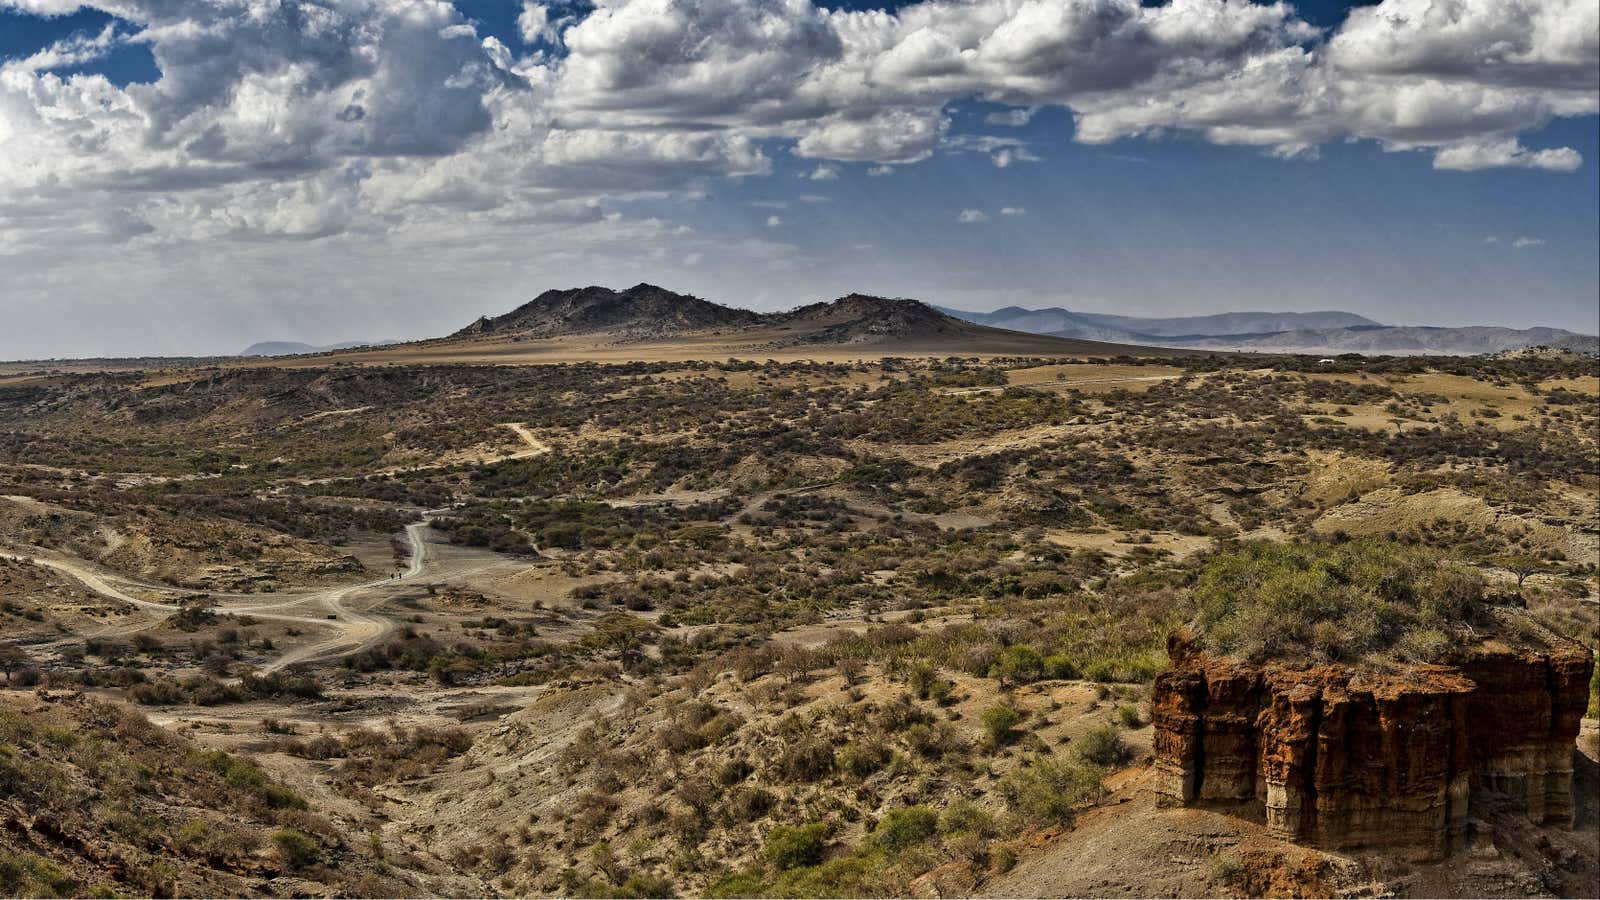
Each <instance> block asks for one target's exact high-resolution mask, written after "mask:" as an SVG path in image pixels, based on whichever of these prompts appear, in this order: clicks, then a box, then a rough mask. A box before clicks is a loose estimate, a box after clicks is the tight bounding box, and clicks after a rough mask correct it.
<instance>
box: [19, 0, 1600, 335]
mask: <svg viewBox="0 0 1600 900" xmlns="http://www.w3.org/2000/svg"><path fill="white" fill-rule="evenodd" d="M1597 164H1600V4H1597V3H1595V2H1594V0H1382V2H1379V3H1365V4H1356V5H1350V4H1342V3H1336V2H1329V0H1317V2H1314V3H1305V4H1301V5H1288V4H1281V3H1280V4H1264V3H1250V2H1244V0H1170V2H1165V3H1153V2H1146V3H1143V4H1141V3H1140V2H1139V0H924V2H919V3H897V4H891V5H888V6H883V5H879V4H873V3H870V2H863V0H851V2H847V3H832V4H816V3H813V2H812V0H602V2H589V0H579V2H550V3H543V2H534V0H457V2H453V3H452V2H446V0H88V2H81V0H0V358H9V359H19V358H22V359H40V358H54V357H67V356H99V355H107V356H111V355H114V356H123V355H191V354H212V353H230V352H236V351H238V350H239V349H241V348H243V347H244V346H245V345H247V344H249V343H253V342H255V341H261V340H298V341H306V342H308V343H313V344H321V343H333V342H337V341H345V340H379V339H411V338H420V337H429V336H436V335H439V334H442V333H446V332H449V331H453V330H455V329H457V328H460V327H461V326H463V325H465V324H467V323H469V322H471V321H472V320H474V319H475V318H477V317H478V316H480V315H484V314H496V313H499V312H504V311H506V310H508V309H510V308H512V307H514V306H516V305H517V304H519V303H521V302H524V301H526V300H528V299H530V298H531V297H533V296H535V295H536V294H538V293H539V292H541V291H543V290H545V289H547V288H551V287H572V286H577V285H586V284H603V285H609V286H612V287H617V288H622V287H626V286H628V285H631V284H635V283H638V282H641V281H648V282H651V283H654V284H659V285H662V286H664V287H668V288H671V289H673V290H678V291H683V292H686V293H693V294H696V295H698V296H702V297H706V298H708V299H711V300H716V301H718V302H722V303H727V304H730V305H736V306H745V307H750V308H754V309H762V310H773V309H782V308H788V307H791V306H795V305H798V304H801V303H806V302H812V301H815V300H821V299H831V298H833V297H837V296H840V295H843V294H845V293H849V292H851V291H860V292H866V293H875V294H882V295H887V296H909V297H916V298H918V299H921V300H924V301H927V302H931V303H936V304H940V305H944V306H952V307H958V308H966V309H972V310H988V309H995V308H998V307H1001V306H1011V305H1020V306H1027V307H1045V306H1064V307H1067V308H1070V309H1076V310H1084V311H1093V312H1114V313H1121V314H1132V315H1161V316H1171V315H1191V314H1193V315H1200V314H1208V313H1214V312H1220V311H1227V310H1273V311H1278V310H1315V309H1343V310H1348V311H1351V312H1356V313H1360V314H1363V315H1366V316H1369V317H1371V318H1374V319H1377V320H1379V321H1382V322H1388V323H1394V324H1436V325H1464V324H1493V325H1507V326H1514V327H1530V326H1535V325H1549V326H1556V327H1563V328H1568V329H1572V330H1576V331H1582V332H1586V333H1595V332H1597V331H1600V165H1597Z"/></svg>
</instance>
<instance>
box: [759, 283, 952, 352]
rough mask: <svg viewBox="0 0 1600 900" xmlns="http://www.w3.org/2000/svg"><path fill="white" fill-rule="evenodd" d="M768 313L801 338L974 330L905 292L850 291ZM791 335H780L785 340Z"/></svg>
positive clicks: (845, 339) (838, 339) (916, 336)
mask: <svg viewBox="0 0 1600 900" xmlns="http://www.w3.org/2000/svg"><path fill="white" fill-rule="evenodd" d="M768 319H769V320H770V321H772V322H774V323H775V324H777V325H778V326H779V327H780V328H782V329H784V330H793V331H795V332H796V333H797V336H796V337H795V338H794V339H793V342H796V343H808V344H863V343H874V342H877V341H882V340H893V339H911V340H925V339H930V338H948V337H960V336H962V335H964V334H967V333H969V332H972V331H975V330H976V329H973V328H972V326H971V325H970V324H968V323H966V322H962V321H960V320H958V319H954V318H951V317H950V316H947V315H945V314H944V313H941V312H939V311H938V310H936V309H934V308H933V307H931V306H928V305H927V304H925V303H920V302H918V301H916V300H908V299H905V298H903V297H900V298H889V297H873V296H869V295H866V294H849V295H846V296H844V297H840V298H839V299H837V300H833V301H831V302H826V303H812V304H809V305H806V306H802V307H800V308H799V309H795V310H791V311H789V312H786V313H777V314H775V315H772V316H769V317H768ZM786 340H787V339H780V341H779V343H784V342H785V341H786Z"/></svg>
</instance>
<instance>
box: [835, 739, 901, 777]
mask: <svg viewBox="0 0 1600 900" xmlns="http://www.w3.org/2000/svg"><path fill="white" fill-rule="evenodd" d="M888 761H889V748H887V747H885V746H883V745H882V744H856V743H850V744H845V745H844V746H843V747H841V748H839V755H838V762H839V768H840V769H842V770H843V771H845V772H849V773H850V774H851V775H854V776H855V777H857V778H865V777H867V776H868V775H871V774H872V773H873V772H876V771H878V770H879V769H881V768H883V767H884V764H885V763H887V762H888Z"/></svg>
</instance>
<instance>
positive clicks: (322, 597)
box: [0, 422, 551, 674]
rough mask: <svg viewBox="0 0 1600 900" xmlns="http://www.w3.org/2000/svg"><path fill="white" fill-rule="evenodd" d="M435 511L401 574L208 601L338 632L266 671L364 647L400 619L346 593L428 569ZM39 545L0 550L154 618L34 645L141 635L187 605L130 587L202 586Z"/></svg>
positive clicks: (532, 447) (411, 533)
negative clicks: (140, 575) (144, 576)
mask: <svg viewBox="0 0 1600 900" xmlns="http://www.w3.org/2000/svg"><path fill="white" fill-rule="evenodd" d="M502 427H505V428H509V429H511V430H512V431H514V432H515V433H516V434H517V436H518V437H520V438H522V440H523V442H524V443H526V444H527V445H528V446H527V449H525V450H522V451H518V452H517V453H516V454H513V456H512V457H508V458H527V457H531V456H540V455H543V454H545V453H549V452H550V451H551V447H550V445H549V444H547V443H545V442H544V441H541V440H540V439H539V438H538V437H536V436H534V434H533V433H532V432H531V431H530V430H529V429H528V427H527V426H526V425H523V424H521V423H512V422H507V423H503V426H502ZM434 512H437V510H435V511H430V512H426V513H423V516H422V520H421V521H419V522H413V523H411V524H410V525H407V526H406V539H407V540H408V541H409V542H410V544H411V559H410V562H409V564H408V565H407V567H406V570H405V571H404V572H403V573H401V574H399V575H397V576H391V577H385V578H377V579H374V580H372V581H364V582H360V583H358V584H347V585H342V586H339V587H334V588H328V589H326V590H320V591H311V592H306V593H297V594H292V595H278V596H277V597H276V598H275V599H273V600H272V601H270V602H261V598H260V597H259V596H255V595H247V594H234V595H229V596H227V597H226V599H225V602H221V603H217V602H213V604H212V605H211V606H210V607H209V608H210V609H211V611H213V612H216V613H219V614H227V615H248V616H251V617H252V618H256V619H267V620H272V621H277V622H290V623H293V624H295V625H299V626H313V627H317V628H332V629H334V630H335V631H336V632H337V633H336V634H334V635H333V636H332V637H329V638H327V639H326V640H321V641H317V642H314V643H311V644H306V645H304V646H300V647H296V648H293V649H291V650H289V651H287V652H285V653H284V654H283V655H281V656H279V657H278V658H276V659H274V660H272V661H271V662H268V663H267V664H266V665H264V666H262V668H261V669H260V672H261V673H262V674H267V673H271V672H277V671H279V670H282V669H285V668H288V667H290V666H294V665H300V664H304V663H312V662H320V661H323V660H327V659H330V658H332V657H336V656H342V655H344V654H347V653H354V652H359V651H361V650H365V649H367V648H369V647H372V646H373V645H375V644H377V643H378V642H379V641H381V640H383V639H384V638H385V637H387V636H388V635H389V633H390V632H392V631H393V630H394V629H395V627H396V623H395V621H394V620H393V619H392V618H390V617H389V616H387V615H384V614H383V613H381V612H378V611H377V610H376V607H377V606H378V605H381V603H382V599H381V598H380V599H379V600H378V601H377V602H375V603H373V604H372V605H370V606H368V607H367V608H365V609H354V608H351V607H350V606H347V605H346V600H347V599H349V598H351V597H352V595H358V594H362V593H369V592H370V593H379V594H381V593H385V592H387V590H388V589H391V588H394V587H398V586H402V585H405V584H406V583H408V582H411V581H415V580H416V579H418V578H420V577H421V576H422V575H423V574H424V572H425V571H426V569H427V562H428V541H427V536H426V534H425V532H426V530H427V528H428V522H429V516H431V515H433V514H434ZM36 550H37V548H26V550H18V551H0V558H6V559H13V560H19V561H22V562H29V563H33V564H35V565H40V566H47V567H49V568H52V569H55V570H56V571H58V572H62V573H63V574H66V575H68V576H70V577H72V578H74V579H76V580H77V581H79V582H81V583H82V584H83V585H84V587H87V588H88V589H89V590H91V591H93V592H95V593H96V594H99V595H101V596H102V597H107V598H109V599H112V600H116V601H118V602H121V603H127V604H130V605H132V606H135V607H138V608H139V609H141V610H143V611H145V612H148V613H152V614H154V615H153V617H152V618H150V619H147V620H145V621H143V622H139V623H133V624H128V623H124V624H119V625H112V626H108V627H106V628H104V629H101V630H100V631H99V632H96V633H95V634H94V635H72V636H69V637H65V638H62V639H61V640H57V641H51V642H49V643H46V644H37V645H34V649H38V650H48V649H52V648H55V647H58V646H62V645H65V644H71V643H76V642H78V641H80V640H82V639H83V638H84V637H86V636H93V637H107V636H111V635H113V634H115V635H119V636H128V635H133V634H137V633H138V632H140V631H144V630H147V629H149V628H151V627H154V626H155V625H158V624H160V623H161V622H162V621H164V620H166V618H167V617H169V616H171V615H173V614H174V613H177V612H179V611H180V610H182V609H183V606H182V605H180V604H177V603H162V602H159V601H155V600H146V599H143V598H141V597H138V596H135V595H133V594H131V593H129V592H128V591H129V590H143V591H151V592H161V593H168V594H171V593H185V594H198V593H201V592H198V591H189V590H185V589H181V588H174V587H172V586H171V585H162V584H153V583H149V582H144V581H140V580H139V579H135V578H131V577H129V576H127V575H124V574H121V573H118V572H113V571H111V570H109V569H105V568H103V567H99V566H96V565H94V564H92V563H90V562H88V561H86V560H81V559H77V558H73V557H67V556H64V555H62V554H58V553H54V552H50V553H43V552H34V551H36ZM119 585H120V586H119ZM210 599H211V600H213V601H216V600H218V599H223V598H219V597H218V596H217V595H215V594H212V595H210ZM226 601H232V602H226ZM241 601H242V602H241ZM290 610H302V611H303V612H300V613H298V614H296V613H294V612H289V611H290Z"/></svg>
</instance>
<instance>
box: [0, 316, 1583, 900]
mask: <svg viewBox="0 0 1600 900" xmlns="http://www.w3.org/2000/svg"><path fill="white" fill-rule="evenodd" d="M557 343H558V342H548V341H547V342H544V343H542V344H539V345H538V346H537V347H529V346H524V345H519V344H517V343H515V342H502V343H495V342H492V341H486V342H483V345H482V346H480V347H476V348H475V349H474V348H473V347H472V346H471V345H469V346H468V347H467V349H466V350H461V349H459V348H458V349H457V350H455V351H450V352H448V353H446V352H445V351H439V352H440V353H443V354H444V355H443V356H440V357H439V358H437V359H436V358H434V357H432V356H429V355H428V354H429V352H430V351H429V350H428V349H427V345H417V346H414V347H408V348H401V349H394V350H376V351H367V352H365V353H357V354H342V355H341V354H335V355H332V356H323V357H304V358H297V359H294V360H289V361H285V362H278V363H265V362H257V363H252V364H248V365H246V364H233V363H230V364H218V365H202V364H196V365H185V366H176V367H166V368H140V367H138V366H133V365H122V366H112V367H98V368H97V367H79V369H78V370H76V371H71V370H65V369H52V368H48V367H44V366H27V365H22V366H17V365H13V366H11V367H10V368H9V369H8V370H7V372H6V374H5V375H4V376H3V377H0V495H3V496H0V634H3V636H4V639H5V643H4V644H0V654H3V656H0V661H3V662H4V667H5V676H6V681H5V687H6V688H7V690H0V742H3V746H0V787H4V788H5V790H4V791H0V820H3V821H4V825H5V827H4V828H0V893H7V894H21V893H27V894H85V893H96V892H118V893H131V894H152V893H178V894H271V895H289V894H295V895H302V894H340V895H363V896H410V895H434V894H458V895H486V894H511V895H525V894H544V895H578V896H669V895H676V894H711V895H721V896H751V895H801V896H858V895H898V894H918V895H925V896H937V895H952V894H972V893H994V894H1023V895H1027V894H1044V893H1056V894H1132V895H1138V894H1149V893H1183V894H1217V895H1233V894H1239V893H1252V894H1260V893H1273V892H1279V893H1302V894H1305V893H1311V894H1318V893H1325V894H1331V893H1348V892H1351V891H1361V890H1364V891H1369V892H1372V893H1382V892H1398V893H1408V892H1410V893H1436V894H1449V893H1461V894H1472V893H1478V894H1495V893H1506V894H1534V893H1556V894H1560V893H1572V892H1574V891H1577V892H1582V891H1583V890H1584V889H1585V888H1586V886H1587V882H1585V881H1584V880H1583V879H1586V878H1590V877H1592V873H1593V864H1592V863H1591V862H1588V861H1586V860H1584V859H1579V860H1578V861H1577V862H1574V863H1571V864H1570V865H1569V866H1568V867H1567V869H1565V870H1561V871H1554V870H1551V869H1550V868H1549V866H1548V865H1547V863H1548V859H1549V858H1551V857H1552V854H1551V853H1543V852H1542V851H1539V852H1535V851H1529V852H1527V853H1522V852H1520V851H1519V850H1518V849H1517V848H1515V847H1508V848H1505V849H1503V851H1501V852H1499V853H1498V855H1497V856H1495V857H1494V858H1492V859H1489V858H1478V857H1475V858H1474V862H1473V864H1472V865H1467V866H1462V865H1456V864H1455V863H1449V864H1445V865H1438V866H1422V865H1410V864H1406V863H1403V862H1399V861H1395V860H1390V859H1387V858H1383V857H1382V855H1381V854H1378V855H1371V854H1369V855H1365V856H1355V855H1341V854H1335V853H1325V852H1320V851H1315V850H1310V849H1306V848H1298V847H1294V846H1291V845H1288V844H1284V843H1281V842H1277V841H1275V840H1273V839H1271V838H1270V837H1269V836H1267V835H1266V834H1265V833H1264V832H1263V831H1262V830H1261V829H1260V828H1258V827H1256V826H1254V825H1253V824H1252V823H1250V822H1248V821H1242V820H1233V819H1227V818H1224V817H1221V816H1216V815H1212V814H1210V813H1205V812H1202V811H1198V810H1162V809H1158V808H1156V807H1155V805H1154V804H1153V803H1152V802H1150V800H1149V798H1148V795H1147V792H1145V791H1144V790H1143V788H1142V786H1143V785H1144V783H1145V780H1146V779H1147V777H1148V770H1147V764H1148V759H1149V755H1150V743H1151V735H1150V726H1149V725H1148V720H1149V709H1148V689H1149V683H1150V681H1151V679H1152V678H1153V677H1154V676H1155V674H1156V673H1157V672H1159V671H1160V670H1161V669H1162V668H1163V667H1164V666H1165V665H1166V662H1167V660H1166V651H1165V646H1166V639H1167V636H1168V635H1169V634H1170V633H1171V632H1172V631H1173V630H1174V629H1176V628H1178V627H1180V626H1182V625H1184V624H1185V623H1186V622H1188V621H1190V620H1191V619H1192V617H1193V616H1194V614H1195V610H1194V609H1193V607H1192V603H1191V600H1190V590H1189V589H1190V588H1191V587H1192V586H1193V585H1194V584H1195V583H1196V581H1197V579H1199V578H1201V577H1202V576H1203V574H1204V573H1205V572H1206V571H1207V567H1208V566H1212V565H1215V564H1216V563H1217V560H1219V559H1226V558H1227V557H1229V555H1230V554H1238V553H1241V552H1244V550H1242V549H1241V548H1242V547H1243V546H1245V545H1247V544H1248V543H1249V542H1254V541H1267V542H1302V543H1307V542H1320V543H1324V544H1327V545H1330V546H1331V545H1337V544H1339V543H1341V542H1346V541H1356V542H1361V541H1365V542H1368V543H1370V544H1371V545H1373V546H1382V547H1391V546H1392V547H1396V548H1417V547H1420V548H1424V549H1425V550H1427V551H1428V552H1429V553H1432V554H1436V555H1437V557H1438V559H1439V560H1441V561H1442V562H1449V563H1452V564H1457V565H1461V566H1464V567H1466V568H1468V569H1470V570H1471V571H1472V572H1473V573H1475V575H1474V577H1476V578H1479V579H1481V580H1482V582H1483V584H1484V586H1485V587H1484V589H1485V590H1489V591H1499V592H1505V593H1516V594H1519V595H1520V601H1519V602H1521V603H1524V604H1526V606H1527V607H1528V609H1529V610H1530V612H1531V613H1532V614H1533V615H1534V616H1536V617H1538V619H1539V621H1541V622H1543V623H1544V624H1546V625H1548V626H1549V627H1550V628H1552V629H1553V630H1556V631H1559V632H1561V633H1565V634H1569V635H1573V636H1576V637H1578V638H1580V639H1582V640H1585V641H1588V642H1589V643H1590V644H1591V645H1592V644H1593V643H1594V641H1595V637H1594V636H1595V625H1596V597H1597V594H1596V564H1597V561H1600V560H1597V552H1600V551H1597V535H1600V521H1597V515H1596V508H1597V501H1600V465H1597V461H1596V460H1597V456H1596V454H1597V447H1596V429H1597V426H1600V399H1597V398H1600V379H1597V377H1596V368H1595V362H1594V361H1593V360H1585V359H1580V358H1577V357H1570V356H1540V355H1524V356H1520V357H1515V358H1505V359H1404V360H1393V359H1366V360H1360V359H1353V358H1352V359H1344V358H1341V359H1340V360H1337V361H1334V362H1332V363H1326V362H1320V361H1318V360H1315V359H1308V358H1299V357H1273V358H1266V357H1241V356H1230V357H1183V356H1168V357H1164V358H1146V359H1132V358H1123V359H1117V360H1112V361H1105V360H1101V361H1093V360H1072V359H1060V358H1043V357H1028V356H993V355H983V356H974V357H961V358H954V357H952V358H912V357H911V356H903V357H890V356H886V355H884V354H877V353H875V354H873V356H874V358H869V359H863V358H860V356H861V354H859V353H853V352H852V351H849V350H848V349H846V350H840V351H839V352H837V353H834V354H831V355H829V356H823V357H816V354H811V356H812V357H813V358H802V355H803V354H802V352H801V351H794V352H791V353H788V354H787V355H783V356H782V357H781V358H777V359H773V360H770V361H765V362H755V361H726V360H725V361H708V360H707V359H705V357H706V356H710V355H718V353H720V352H721V351H723V350H725V349H727V348H724V347H722V346H720V345H716V344H715V343H714V342H713V344H712V345H709V346H708V347H700V348H689V349H684V348H681V347H680V348H678V349H676V350H672V351H671V352H668V351H666V350H663V351H662V352H661V353H649V352H644V351H642V350H641V349H640V348H638V347H633V348H618V349H616V350H615V354H616V355H615V357H614V358H612V357H607V358H606V360H605V361H602V362H595V361H589V362H578V361H575V360H576V358H577V357H578V356H586V357H589V358H591V360H592V358H593V357H594V356H595V350H594V349H593V348H583V349H581V352H580V350H576V349H575V350H574V351H573V353H572V355H571V357H570V358H569V357H567V356H563V355H562V353H561V352H560V350H559V347H558V346H557ZM1051 347H1052V349H1053V350H1055V351H1056V352H1060V345H1059V342H1058V343H1056V344H1052V345H1051ZM552 348H555V349H552ZM899 352H901V353H902V354H905V353H908V351H906V350H904V348H902V349H901V350H900V351H899ZM463 353H465V356H463V355H462V354H463ZM628 357H631V358H634V359H638V358H640V357H646V358H649V361H643V362H640V361H626V358H628ZM563 360H565V361H563ZM530 362H538V363H544V364H540V365H527V364H526V363H530ZM482 363H494V365H482ZM1374 552H1378V551H1374ZM1325 649H1326V652H1328V653H1329V654H1335V655H1336V654H1337V652H1338V650H1337V648H1334V647H1328V648H1325ZM1319 652H1322V651H1319ZM1418 652H1421V651H1418ZM1405 661H1406V660H1404V659H1402V660H1400V661H1399V663H1402V664H1403V663H1404V662H1405ZM1413 661H1426V660H1421V659H1419V660H1413ZM1372 664H1373V665H1389V664H1396V663H1395V661H1394V660H1374V661H1372ZM1593 714H1594V710H1593V709H1592V708H1591V715H1593ZM1582 740H1583V742H1587V743H1586V744H1585V746H1586V747H1587V749H1586V751H1585V752H1587V753H1588V754H1589V755H1590V756H1593V755H1594V753H1595V749H1594V747H1593V743H1594V741H1595V731H1594V727H1593V723H1592V722H1590V723H1589V724H1588V725H1587V726H1586V731H1585V733H1584V737H1583V739H1582ZM1592 772H1593V768H1592V767H1590V768H1589V769H1586V770H1582V772H1580V775H1581V776H1582V777H1592ZM1584 773H1588V774H1584ZM1594 788H1595V785H1594V784H1592V783H1587V782H1584V783H1581V784H1580V790H1587V791H1589V792H1590V793H1591V794H1592V793H1593V792H1594ZM1595 817H1596V813H1595V809H1594V804H1593V803H1592V802H1591V803H1587V804H1580V809H1579V817H1578V830H1577V831H1576V832H1575V833H1574V839H1575V840H1577V841H1578V842H1579V843H1580V844H1581V843H1582V842H1583V841H1588V842H1589V844H1591V845H1592V844H1593V843H1594V840H1595V828H1596V822H1595ZM1108 847H1115V848H1117V849H1118V851H1119V852H1118V853H1115V854H1111V853H1108V852H1107V851H1106V848H1108ZM1557 855H1559V854H1557ZM1541 860H1544V861H1543V862H1542V861H1541ZM1585 866H1589V868H1587V869H1586V868H1584V867H1585ZM1590 895H1592V891H1590Z"/></svg>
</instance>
